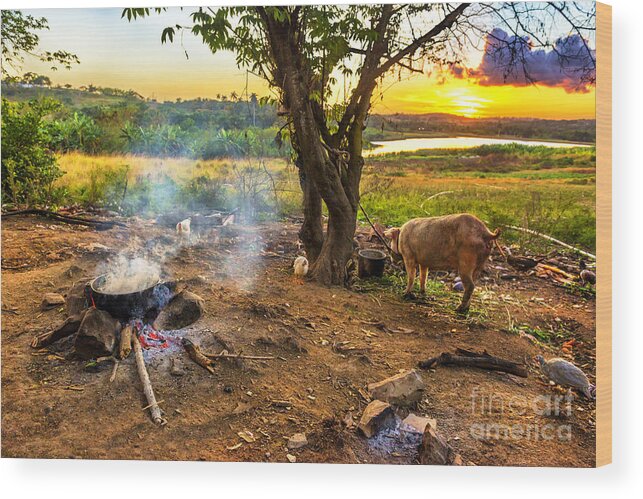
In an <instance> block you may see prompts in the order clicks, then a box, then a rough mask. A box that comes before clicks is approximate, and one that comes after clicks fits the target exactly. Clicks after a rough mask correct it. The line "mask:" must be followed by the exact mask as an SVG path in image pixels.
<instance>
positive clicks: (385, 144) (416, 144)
mask: <svg viewBox="0 0 643 499" xmlns="http://www.w3.org/2000/svg"><path fill="white" fill-rule="evenodd" d="M372 144H373V145H374V146H376V147H375V148H373V149H370V150H368V151H364V156H378V155H380V154H389V153H396V152H409V151H419V150H420V149H466V148H468V147H477V146H483V145H496V144H520V145H525V146H545V147H558V148H561V147H592V146H590V145H587V144H573V143H569V142H545V141H540V140H515V139H493V138H488V137H443V138H438V137H436V138H424V139H421V138H420V139H401V140H381V141H373V142H372Z"/></svg>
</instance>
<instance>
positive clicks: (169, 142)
mask: <svg viewBox="0 0 643 499" xmlns="http://www.w3.org/2000/svg"><path fill="white" fill-rule="evenodd" d="M2 94H3V105H4V106H19V107H20V108H21V109H23V111H26V109H27V107H29V106H33V105H35V103H36V102H40V101H43V99H45V100H53V101H56V102H57V103H58V104H59V105H57V106H54V107H51V110H52V111H51V113H50V114H49V115H48V116H47V117H46V118H45V119H44V120H43V127H44V130H43V132H44V134H45V135H46V136H47V137H48V145H49V147H50V148H51V149H52V150H53V151H55V152H60V153H64V152H69V151H80V152H84V153H87V154H93V155H95V154H141V155H148V156H183V157H193V158H195V159H213V158H218V157H224V156H247V155H250V156H266V157H277V156H284V155H287V154H290V151H289V150H288V148H287V147H285V146H282V143H281V142H280V141H277V142H276V141H275V136H276V134H277V133H278V131H279V129H280V126H281V125H280V124H279V121H278V118H277V113H276V111H275V108H274V106H272V105H270V104H264V105H261V104H260V102H259V99H258V98H257V96H256V95H251V96H250V97H249V98H248V99H241V98H239V96H237V95H236V94H234V93H233V94H232V95H231V96H230V97H228V96H219V98H218V99H201V98H198V99H194V100H188V101H182V100H180V99H177V101H175V102H157V101H155V100H153V99H144V98H143V97H141V96H140V95H138V94H137V93H136V92H133V91H123V90H119V89H113V88H105V87H96V86H94V85H88V86H86V87H82V88H80V89H73V88H65V87H52V86H51V85H50V82H44V84H43V82H41V81H39V80H38V79H37V78H31V79H30V80H29V81H3V82H2ZM4 99H6V100H7V102H6V103H5V102H4ZM3 131H4V130H3Z"/></svg>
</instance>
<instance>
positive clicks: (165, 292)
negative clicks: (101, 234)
mask: <svg viewBox="0 0 643 499" xmlns="http://www.w3.org/2000/svg"><path fill="white" fill-rule="evenodd" d="M106 278H107V276H106V275H100V276H98V277H97V278H96V279H94V280H93V281H91V283H90V285H89V288H88V290H87V291H88V293H89V296H88V297H87V299H88V302H89V304H93V305H95V306H96V308H99V309H101V310H105V311H106V312H109V313H110V314H111V315H112V317H115V318H117V319H120V320H123V321H128V320H130V319H142V318H144V317H149V315H150V314H153V315H156V313H158V311H159V310H160V309H161V308H163V307H164V306H165V305H167V303H168V302H169V301H170V299H171V298H172V289H174V288H175V287H176V284H175V283H169V282H168V283H164V282H161V281H159V282H157V283H156V284H154V285H153V286H150V287H149V288H145V289H141V290H139V291H135V292H133V293H122V294H115V293H105V292H103V291H100V290H101V288H102V287H104V284H105V280H106Z"/></svg>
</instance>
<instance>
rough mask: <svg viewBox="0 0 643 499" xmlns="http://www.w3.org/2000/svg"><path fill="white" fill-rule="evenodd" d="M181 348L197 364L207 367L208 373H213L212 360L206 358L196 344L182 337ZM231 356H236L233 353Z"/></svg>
mask: <svg viewBox="0 0 643 499" xmlns="http://www.w3.org/2000/svg"><path fill="white" fill-rule="evenodd" d="M181 343H182V344H183V348H185V351H186V352H187V353H188V355H189V357H190V358H191V359H192V360H193V361H194V362H196V363H197V364H199V365H200V366H201V367H202V368H204V369H207V370H208V372H209V373H210V374H214V369H212V361H211V360H210V359H208V358H207V357H206V356H205V355H203V352H201V349H200V348H199V346H198V345H196V344H194V343H192V342H191V341H190V340H189V339H187V338H183V340H182V342H181ZM233 357H236V355H234V356H233Z"/></svg>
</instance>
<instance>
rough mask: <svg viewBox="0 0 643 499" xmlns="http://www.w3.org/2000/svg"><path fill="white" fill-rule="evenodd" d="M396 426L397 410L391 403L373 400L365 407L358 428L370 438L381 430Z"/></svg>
mask: <svg viewBox="0 0 643 499" xmlns="http://www.w3.org/2000/svg"><path fill="white" fill-rule="evenodd" d="M392 426H395V412H394V411H393V408H392V407H391V406H390V404H387V403H386V402H382V401H381V400H373V401H372V402H371V403H370V404H368V405H367V406H366V409H364V413H363V414H362V417H361V419H360V420H359V425H358V426H357V428H358V429H359V431H361V432H362V433H363V434H364V436H365V437H367V438H370V437H372V436H374V435H377V434H378V433H379V432H380V431H382V430H384V429H386V428H391V427H392Z"/></svg>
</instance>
